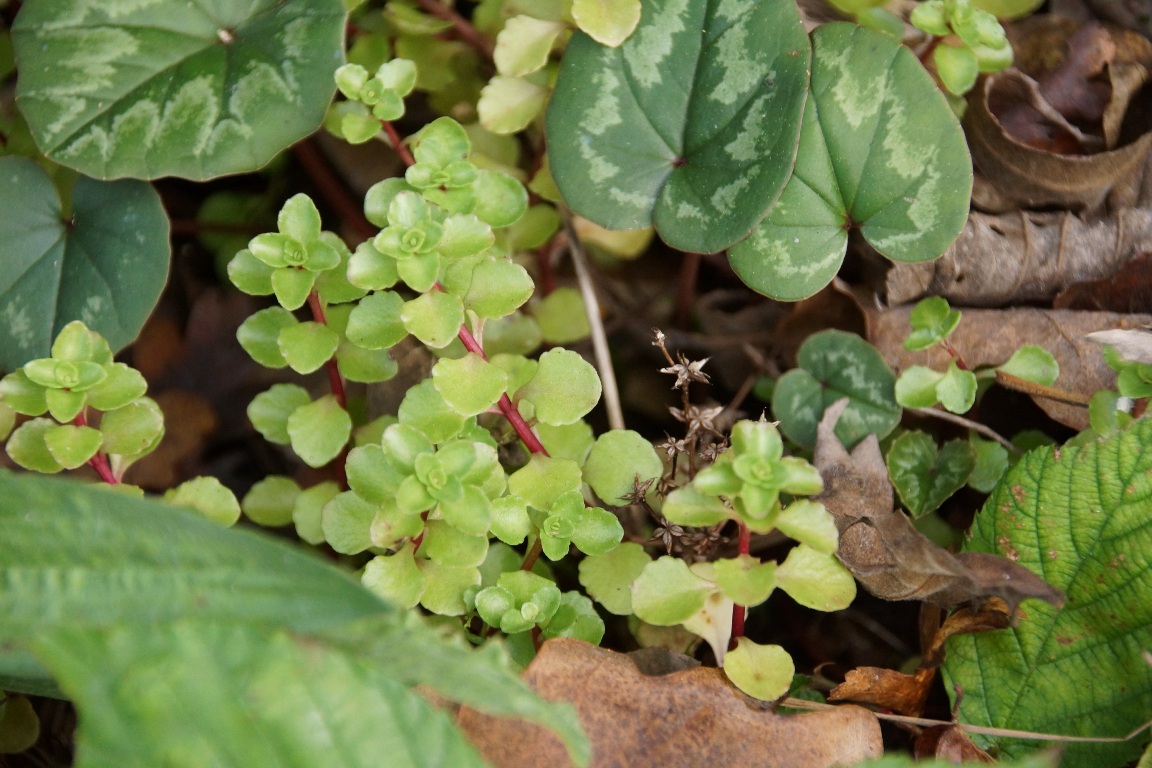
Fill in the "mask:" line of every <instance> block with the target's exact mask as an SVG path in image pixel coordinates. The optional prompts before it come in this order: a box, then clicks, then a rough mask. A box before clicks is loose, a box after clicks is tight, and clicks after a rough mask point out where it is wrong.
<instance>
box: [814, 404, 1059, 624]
mask: <svg viewBox="0 0 1152 768" xmlns="http://www.w3.org/2000/svg"><path fill="white" fill-rule="evenodd" d="M847 405H848V400H847V398H845V399H842V400H837V401H836V402H835V403H833V404H832V405H830V406H828V408H827V410H825V412H824V417H823V418H822V419H821V420H820V424H819V426H818V427H817V430H816V450H815V456H814V459H813V463H814V464H815V465H816V468H817V469H818V470H819V471H820V474H821V476H822V477H823V478H824V491H823V492H822V493H821V494H820V495H819V496H817V497H815V498H816V500H817V501H820V502H822V503H823V504H824V507H825V508H826V509H827V510H828V511H829V512H830V513H831V514H832V517H833V519H834V520H835V521H836V527H837V529H838V530H839V531H840V543H839V547H838V549H837V551H836V556H837V557H838V558H839V559H840V562H842V563H844V566H845V567H846V568H847V569H848V570H849V571H851V572H852V575H853V576H855V577H856V579H857V580H858V581H859V582H860V583H861V584H862V585H863V586H864V588H865V589H867V590H868V591H869V592H871V593H872V594H873V595H875V596H877V597H879V598H882V599H884V600H926V601H929V602H933V603H936V604H938V605H944V606H951V605H956V604H959V603H963V602H968V601H970V600H977V599H981V598H985V597H999V598H1000V599H1002V600H1004V602H1005V603H1007V604H1008V606H1009V608H1010V609H1011V611H1012V615H1013V616H1014V615H1015V611H1016V607H1017V606H1018V605H1019V603H1020V602H1021V601H1022V600H1026V599H1028V598H1035V599H1039V600H1044V601H1046V602H1049V603H1051V604H1052V605H1055V606H1057V607H1059V606H1060V605H1062V604H1063V601H1064V595H1063V593H1062V592H1060V591H1059V590H1057V589H1055V588H1053V587H1051V586H1050V585H1048V584H1047V583H1045V582H1044V581H1043V580H1042V579H1040V578H1039V577H1037V576H1036V575H1035V574H1033V573H1032V572H1031V571H1029V570H1028V569H1027V568H1025V567H1024V566H1022V565H1018V564H1016V563H1013V562H1011V561H1010V560H1008V559H1006V558H1002V557H999V556H996V555H988V554H984V553H964V554H963V555H954V554H952V553H951V552H949V551H948V550H946V549H944V548H943V547H940V546H938V545H936V544H934V543H933V542H932V541H930V540H929V539H928V538H927V537H926V536H924V534H922V533H920V531H918V530H917V529H916V527H915V526H914V525H913V524H912V521H911V520H909V519H908V517H907V515H905V514H904V513H903V512H901V511H900V510H898V509H896V508H894V506H893V500H892V488H891V485H890V483H889V481H888V472H887V469H886V468H885V466H884V459H883V457H882V456H881V455H880V444H879V441H878V440H877V439H876V436H875V435H869V436H868V437H867V438H865V439H864V440H863V441H861V443H860V444H859V445H857V446H856V448H855V449H854V450H853V451H852V453H851V454H849V453H848V452H847V451H846V450H845V449H844V446H843V445H842V444H841V443H840V440H839V438H837V437H836V434H835V432H834V430H835V428H836V422H837V421H838V420H839V418H840V415H841V414H842V413H843V412H844V409H845V408H846V407H847ZM973 555H980V556H979V557H973Z"/></svg>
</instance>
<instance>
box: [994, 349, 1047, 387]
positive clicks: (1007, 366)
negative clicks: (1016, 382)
mask: <svg viewBox="0 0 1152 768" xmlns="http://www.w3.org/2000/svg"><path fill="white" fill-rule="evenodd" d="M996 370H998V371H1003V372H1004V373H1008V374H1011V375H1013V376H1016V377H1018V378H1021V379H1026V380H1028V381H1034V382H1036V383H1037V384H1043V385H1044V386H1046V387H1050V386H1052V385H1053V384H1055V383H1056V379H1057V378H1059V377H1060V363H1058V362H1056V358H1055V357H1053V356H1052V353H1051V352H1049V351H1048V350H1046V349H1044V348H1043V347H1038V346H1036V345H1034V344H1025V345H1024V346H1022V347H1020V349H1018V350H1016V351H1015V352H1013V353H1012V357H1010V358H1008V362H1006V363H1004V364H1003V365H999V366H997V367H996Z"/></svg>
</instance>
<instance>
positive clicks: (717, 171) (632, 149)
mask: <svg viewBox="0 0 1152 768" xmlns="http://www.w3.org/2000/svg"><path fill="white" fill-rule="evenodd" d="M603 5H605V6H606V7H607V5H608V4H606V3H604V4H603ZM611 5H612V6H615V5H617V3H612V4H611ZM809 51H810V47H809V44H808V41H807V40H806V39H805V36H804V27H803V25H802V24H801V22H800V17H799V15H798V13H797V11H796V6H795V5H794V4H793V3H787V2H771V3H754V4H751V5H744V4H739V3H722V2H717V1H716V0H690V1H688V2H681V1H677V0H649V2H646V3H644V10H643V14H642V16H641V19H640V23H639V25H638V26H637V27H636V31H635V32H634V33H633V34H632V35H631V37H629V38H628V40H627V41H625V42H624V44H623V45H621V46H619V47H618V48H607V47H604V46H602V45H600V44H599V43H597V42H596V41H594V40H593V39H592V38H590V37H588V36H587V35H584V34H582V33H577V34H575V35H574V36H573V37H572V40H571V41H570V42H569V43H568V47H567V48H566V50H565V53H564V61H563V64H562V66H561V68H560V76H559V79H558V80H557V82H556V91H555V93H554V95H553V97H552V99H551V101H550V103H549V106H548V116H547V121H546V129H547V135H548V147H549V156H550V159H551V167H552V175H553V176H554V177H555V179H556V184H557V186H559V188H560V191H561V192H562V193H563V195H564V198H565V200H567V201H568V203H569V204H570V205H571V207H572V209H573V210H575V211H576V212H577V213H579V214H580V215H581V216H584V217H586V218H588V219H591V220H592V221H594V222H596V223H597V224H599V225H601V226H604V227H607V228H609V229H640V228H642V227H648V226H653V225H654V226H655V227H656V231H657V232H659V233H660V236H661V237H663V238H664V240H665V241H667V242H668V243H669V244H670V245H672V246H673V247H674V248H678V249H680V250H683V251H693V252H699V253H713V252H716V251H720V250H723V249H724V248H727V247H729V246H730V245H732V244H733V243H735V242H738V241H740V240H742V239H744V238H745V237H747V236H748V233H749V232H750V231H751V230H752V228H753V227H755V226H756V224H757V223H758V222H759V221H760V219H761V218H763V216H764V214H765V213H766V212H767V211H768V209H769V208H770V207H771V206H772V204H773V203H774V202H775V201H776V199H777V197H779V195H780V192H781V190H783V189H784V184H785V182H787V180H788V177H789V176H790V175H791V173H792V165H793V163H794V161H795V158H796V148H797V141H798V138H799V135H800V120H801V114H802V111H803V108H804V99H805V92H806V90H807V85H808V63H809Z"/></svg>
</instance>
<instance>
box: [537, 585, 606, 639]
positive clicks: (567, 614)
mask: <svg viewBox="0 0 1152 768" xmlns="http://www.w3.org/2000/svg"><path fill="white" fill-rule="evenodd" d="M541 634H542V635H543V636H544V637H545V638H553V637H574V638H576V639H578V640H583V641H584V642H586V643H592V644H593V645H599V644H600V641H601V640H603V639H604V620H603V619H601V618H600V615H599V614H597V613H596V607H595V606H594V605H593V604H592V601H591V600H589V599H588V598H587V597H585V596H584V595H582V594H580V593H579V592H565V593H564V594H563V595H562V596H561V597H560V607H559V608H557V609H556V613H554V614H553V615H552V618H551V619H549V621H548V624H547V625H546V626H545V627H544V631H543V632H542V633H541Z"/></svg>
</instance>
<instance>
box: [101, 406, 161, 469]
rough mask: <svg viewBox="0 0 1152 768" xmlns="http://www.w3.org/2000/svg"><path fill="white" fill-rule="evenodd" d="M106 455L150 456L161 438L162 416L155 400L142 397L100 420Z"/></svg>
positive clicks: (110, 412)
mask: <svg viewBox="0 0 1152 768" xmlns="http://www.w3.org/2000/svg"><path fill="white" fill-rule="evenodd" d="M100 432H101V433H102V434H103V435H104V442H103V443H102V445H101V447H102V448H103V449H104V452H105V453H111V454H115V455H117V456H125V457H133V458H134V457H137V456H142V455H143V454H145V453H149V452H151V451H152V450H154V449H155V448H156V446H157V445H158V444H159V443H160V438H162V437H163V436H164V414H163V412H162V411H161V410H160V406H159V405H157V404H156V401H155V400H152V399H151V398H148V397H141V398H139V399H138V400H135V401H134V402H131V403H129V404H128V405H126V406H124V407H123V408H117V409H116V410H114V411H109V412H108V413H106V414H104V415H103V416H102V417H101V419H100Z"/></svg>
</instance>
